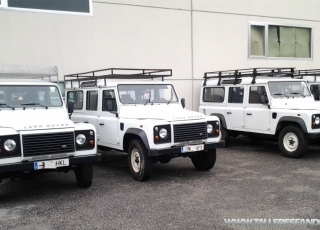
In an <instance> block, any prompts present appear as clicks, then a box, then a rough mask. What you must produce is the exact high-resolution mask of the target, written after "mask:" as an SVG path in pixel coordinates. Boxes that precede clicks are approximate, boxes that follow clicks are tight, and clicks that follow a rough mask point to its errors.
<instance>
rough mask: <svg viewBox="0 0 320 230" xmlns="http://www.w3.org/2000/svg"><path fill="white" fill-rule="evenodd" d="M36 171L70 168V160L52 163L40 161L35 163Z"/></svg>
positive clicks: (53, 161)
mask: <svg viewBox="0 0 320 230" xmlns="http://www.w3.org/2000/svg"><path fill="white" fill-rule="evenodd" d="M33 165H34V170H39V169H55V168H59V167H65V166H69V159H59V160H52V161H38V162H34V164H33Z"/></svg>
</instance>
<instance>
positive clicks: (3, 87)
mask: <svg viewBox="0 0 320 230" xmlns="http://www.w3.org/2000/svg"><path fill="white" fill-rule="evenodd" d="M28 87H34V88H36V87H40V88H48V90H49V92H50V88H51V87H54V88H55V91H56V92H57V97H56V98H57V99H58V98H59V102H60V104H59V105H52V103H51V105H49V104H47V103H44V101H40V98H38V99H39V101H38V102H32V103H31V104H30V105H28V104H29V103H27V104H25V103H26V102H24V101H21V102H20V103H15V104H14V103H13V99H11V100H10V99H9V100H10V101H7V100H6V99H7V98H6V96H5V94H6V93H9V95H8V97H10V94H14V93H15V92H14V90H12V91H11V92H10V89H8V88H28ZM0 91H4V99H3V101H4V102H0V103H4V104H6V105H7V106H10V108H9V107H6V106H0V109H6V108H8V109H12V108H13V109H19V108H22V109H24V108H29V107H33V108H34V107H38V108H49V107H50V108H61V107H63V106H64V101H63V99H62V95H61V92H60V89H59V87H58V86H57V85H51V84H39V85H38V84H30V85H21V84H0ZM6 91H7V92H6ZM8 91H9V92H8ZM20 91H21V90H20ZM29 92H31V91H30V90H29ZM39 92H40V90H39V91H37V93H39ZM38 96H39V95H38ZM49 96H50V94H49ZM19 97H20V96H19ZM8 102H9V103H8ZM50 102H52V101H51V97H50ZM22 104H25V105H22Z"/></svg>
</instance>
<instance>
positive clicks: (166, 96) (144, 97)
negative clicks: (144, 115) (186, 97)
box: [118, 84, 178, 104]
mask: <svg viewBox="0 0 320 230" xmlns="http://www.w3.org/2000/svg"><path fill="white" fill-rule="evenodd" d="M118 91H119V96H120V101H121V103H123V104H146V103H167V104H168V103H170V102H177V101H178V97H177V95H176V93H175V91H174V88H173V86H172V85H154V84H143V85H133V84H132V85H119V86H118Z"/></svg>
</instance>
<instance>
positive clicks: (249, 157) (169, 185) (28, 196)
mask: <svg viewBox="0 0 320 230" xmlns="http://www.w3.org/2000/svg"><path fill="white" fill-rule="evenodd" d="M254 218H258V219H285V218H290V219H291V218H294V219H320V145H314V146H311V147H310V148H309V152H308V154H306V155H305V156H304V157H303V158H301V159H289V158H285V157H283V156H282V154H281V152H280V150H279V148H278V145H277V143H273V142H263V143H262V144H261V143H260V144H252V142H250V141H249V140H247V139H242V140H238V139H234V140H233V141H232V144H231V146H230V147H229V148H224V149H218V151H217V162H216V165H215V166H214V168H213V169H212V170H210V171H208V172H201V171H197V170H196V169H195V168H194V167H193V165H192V163H191V160H190V159H189V158H177V159H173V160H172V161H171V162H170V163H168V164H160V163H157V164H155V165H154V171H153V176H152V178H151V179H150V180H148V181H146V182H137V181H134V180H133V178H132V177H131V175H130V173H129V168H128V164H127V156H126V155H124V154H121V153H114V152H108V153H107V152H104V153H103V161H102V162H99V163H96V164H95V165H94V182H93V185H92V186H91V187H90V188H88V189H81V188H78V187H77V185H76V182H75V177H74V174H73V173H68V174H64V173H48V174H42V175H39V176H37V177H35V178H34V179H32V180H30V181H22V180H20V179H15V180H13V181H10V180H6V181H3V183H1V184H0V227H1V229H30V230H31V229H41V230H42V229H319V228H320V226H308V225H293V224H291V225H290V224H286V225H276V224H273V225H263V224H260V225H258V224H247V225H241V224H238V225H236V224H234V225H228V224H226V223H225V222H224V219H254Z"/></svg>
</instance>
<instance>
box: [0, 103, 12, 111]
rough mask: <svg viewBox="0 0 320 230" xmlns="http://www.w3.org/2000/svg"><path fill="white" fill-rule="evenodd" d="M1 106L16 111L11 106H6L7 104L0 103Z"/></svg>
mask: <svg viewBox="0 0 320 230" xmlns="http://www.w3.org/2000/svg"><path fill="white" fill-rule="evenodd" d="M0 105H4V106H6V107H7V108H10V109H12V110H14V107H11V106H10V105H7V104H5V103H0Z"/></svg>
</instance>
